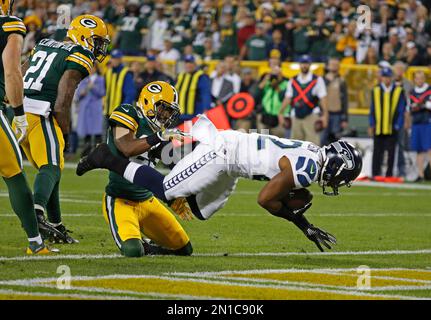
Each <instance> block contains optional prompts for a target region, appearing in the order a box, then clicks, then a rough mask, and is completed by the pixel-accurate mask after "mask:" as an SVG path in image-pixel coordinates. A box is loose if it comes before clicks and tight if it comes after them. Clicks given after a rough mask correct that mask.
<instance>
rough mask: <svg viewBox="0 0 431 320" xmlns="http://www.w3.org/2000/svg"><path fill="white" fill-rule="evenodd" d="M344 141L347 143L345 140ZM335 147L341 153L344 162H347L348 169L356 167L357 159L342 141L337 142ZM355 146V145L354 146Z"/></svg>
mask: <svg viewBox="0 0 431 320" xmlns="http://www.w3.org/2000/svg"><path fill="white" fill-rule="evenodd" d="M342 143H345V142H344V141H343V142H342ZM334 147H335V149H336V150H337V152H338V153H339V154H340V156H341V158H342V159H343V161H344V163H345V164H346V167H345V168H346V169H347V170H353V169H354V168H355V159H354V156H353V154H352V152H351V151H350V149H349V148H343V146H342V145H341V143H340V142H335V143H334ZM352 147H353V146H352Z"/></svg>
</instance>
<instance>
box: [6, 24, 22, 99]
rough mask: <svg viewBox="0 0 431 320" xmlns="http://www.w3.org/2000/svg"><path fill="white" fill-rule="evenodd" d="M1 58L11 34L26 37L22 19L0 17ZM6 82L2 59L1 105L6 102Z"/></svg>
mask: <svg viewBox="0 0 431 320" xmlns="http://www.w3.org/2000/svg"><path fill="white" fill-rule="evenodd" d="M0 25H1V28H0V57H1V56H2V55H3V51H4V49H5V48H6V44H7V39H8V37H9V35H10V34H12V33H17V34H19V35H22V36H23V37H25V33H26V28H25V25H24V23H23V22H22V21H21V19H19V18H17V17H13V16H0ZM5 95H6V92H5V80H4V67H3V59H1V58H0V104H3V102H4V100H5Z"/></svg>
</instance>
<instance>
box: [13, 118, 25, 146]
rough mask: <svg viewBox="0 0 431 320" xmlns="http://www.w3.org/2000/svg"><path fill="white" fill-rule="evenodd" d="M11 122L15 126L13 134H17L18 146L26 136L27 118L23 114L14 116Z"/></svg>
mask: <svg viewBox="0 0 431 320" xmlns="http://www.w3.org/2000/svg"><path fill="white" fill-rule="evenodd" d="M13 122H14V124H15V133H16V134H19V137H18V144H20V143H21V142H22V141H23V140H24V138H25V136H26V134H27V128H28V122H27V117H26V115H25V114H24V115H22V116H15V117H14V118H13Z"/></svg>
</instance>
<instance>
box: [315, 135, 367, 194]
mask: <svg viewBox="0 0 431 320" xmlns="http://www.w3.org/2000/svg"><path fill="white" fill-rule="evenodd" d="M320 152H321V156H322V167H321V171H320V176H319V185H320V186H321V187H322V188H323V193H324V194H326V195H331V196H335V195H338V188H339V187H341V186H347V187H350V186H351V183H352V181H353V180H355V179H356V178H357V177H358V176H359V174H360V173H361V170H362V155H361V153H360V152H359V151H358V150H357V149H356V148H355V147H354V146H352V145H351V144H350V143H348V142H346V141H342V140H340V141H337V142H333V143H331V144H330V145H328V146H325V147H323V148H321V149H320ZM327 187H330V188H331V189H332V192H328V191H326V188H327Z"/></svg>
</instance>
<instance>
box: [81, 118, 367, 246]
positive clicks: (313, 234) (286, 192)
mask: <svg viewBox="0 0 431 320" xmlns="http://www.w3.org/2000/svg"><path fill="white" fill-rule="evenodd" d="M191 135H192V136H193V138H194V139H196V140H198V141H199V144H198V145H197V146H196V147H195V148H194V150H193V151H192V152H191V153H189V154H188V155H186V156H185V157H184V158H183V159H181V160H180V161H179V162H178V163H177V164H176V165H175V166H174V167H173V169H172V171H171V172H170V173H169V174H168V175H167V176H165V177H164V176H163V175H161V174H160V173H159V172H157V171H156V170H155V169H153V168H151V167H148V166H144V165H139V164H136V163H133V162H129V161H127V160H125V159H119V158H117V157H115V156H113V155H112V154H111V153H110V151H109V149H108V148H107V147H106V145H99V147H98V148H96V149H95V150H94V151H93V152H92V153H90V155H88V156H87V157H84V158H82V159H81V161H80V163H79V164H78V167H77V174H78V175H83V174H84V173H86V172H87V171H90V170H92V169H95V168H104V169H109V170H112V171H114V172H116V173H118V174H120V175H122V176H123V177H124V178H125V179H127V180H129V181H130V182H132V183H135V184H137V185H140V186H143V187H145V188H148V189H149V190H151V191H152V192H153V193H154V194H155V195H156V196H157V197H158V198H159V199H161V200H163V201H165V202H168V203H169V202H170V201H173V200H175V199H176V198H180V197H186V198H187V200H188V202H189V205H190V207H191V209H192V212H193V214H194V215H195V216H196V217H197V218H199V219H201V220H206V219H209V218H210V217H211V216H212V215H213V214H214V213H215V212H217V211H218V210H220V209H221V208H222V207H223V206H224V205H225V203H226V202H227V200H228V197H229V195H230V194H231V193H232V192H233V190H234V189H235V186H236V183H237V181H238V178H240V177H243V178H248V179H258V180H268V183H267V184H266V185H265V186H264V187H263V189H262V190H261V191H260V193H259V196H258V203H259V205H260V206H262V207H263V208H264V209H266V210H267V211H268V212H269V213H271V214H272V215H275V216H278V217H281V218H284V219H287V220H289V221H291V222H293V223H294V224H295V225H296V226H297V227H298V228H300V229H301V230H302V231H303V232H304V234H305V235H306V236H307V238H308V239H310V240H311V241H313V242H314V243H315V244H316V245H317V247H318V248H319V249H320V250H321V251H323V248H322V245H324V246H325V247H327V248H328V249H330V248H331V246H330V244H335V243H336V239H335V237H334V236H332V235H331V234H329V233H327V232H325V231H324V230H321V229H319V228H317V227H315V226H313V225H312V224H311V223H309V222H308V220H307V219H306V218H305V217H304V213H305V211H306V210H308V209H309V208H310V206H311V198H312V196H311V194H310V193H309V192H308V191H306V190H305V189H304V188H307V187H309V186H310V185H311V184H312V183H313V182H317V183H319V185H320V186H321V187H322V188H323V192H324V193H325V194H327V195H337V194H338V187H340V186H344V185H347V186H350V184H351V182H352V181H353V180H355V179H356V178H357V176H358V175H359V173H360V172H361V169H362V158H361V155H360V153H359V152H358V151H357V150H356V149H355V148H354V147H353V146H352V145H351V144H349V143H347V142H345V141H338V142H334V143H332V144H330V145H329V146H326V147H323V148H319V147H317V146H316V145H314V144H312V143H310V142H305V141H298V140H289V139H281V138H278V137H275V136H270V135H263V134H257V133H251V134H247V133H242V132H239V131H233V130H226V131H221V132H218V131H217V129H216V128H215V126H214V125H213V124H212V122H211V121H210V120H208V118H206V117H205V116H201V117H200V119H199V120H198V121H197V122H196V123H195V124H194V126H193V128H192V131H191ZM328 187H329V188H332V191H330V192H328V191H327V188H328ZM304 191H305V193H304ZM304 194H305V198H306V199H307V201H304V205H303V206H302V207H300V208H292V207H291V206H289V205H288V203H289V200H292V199H297V197H299V196H300V195H301V196H302V198H303V199H304Z"/></svg>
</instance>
